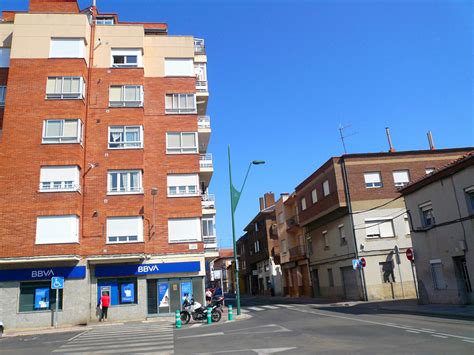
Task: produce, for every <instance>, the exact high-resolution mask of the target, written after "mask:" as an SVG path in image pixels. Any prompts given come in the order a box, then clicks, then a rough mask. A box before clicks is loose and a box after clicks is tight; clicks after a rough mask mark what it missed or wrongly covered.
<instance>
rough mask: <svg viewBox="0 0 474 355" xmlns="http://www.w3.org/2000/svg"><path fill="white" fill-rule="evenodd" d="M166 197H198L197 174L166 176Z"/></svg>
mask: <svg viewBox="0 0 474 355" xmlns="http://www.w3.org/2000/svg"><path fill="white" fill-rule="evenodd" d="M167 180H168V197H178V196H198V195H199V189H198V187H199V177H198V174H181V175H178V174H173V175H168V179H167Z"/></svg>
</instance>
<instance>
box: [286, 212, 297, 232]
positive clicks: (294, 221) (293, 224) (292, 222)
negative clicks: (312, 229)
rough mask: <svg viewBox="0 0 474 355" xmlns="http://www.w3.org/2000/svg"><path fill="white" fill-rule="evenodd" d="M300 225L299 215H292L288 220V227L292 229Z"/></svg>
mask: <svg viewBox="0 0 474 355" xmlns="http://www.w3.org/2000/svg"><path fill="white" fill-rule="evenodd" d="M299 225H300V222H299V220H298V216H296V215H295V216H292V217H290V218H288V219H287V220H286V229H287V230H290V229H293V228H295V227H298V226H299Z"/></svg>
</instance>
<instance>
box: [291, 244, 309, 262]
mask: <svg viewBox="0 0 474 355" xmlns="http://www.w3.org/2000/svg"><path fill="white" fill-rule="evenodd" d="M289 252H290V261H295V260H301V259H304V258H305V254H306V253H305V250H304V246H303V245H298V246H296V247H293V248H290V250H289Z"/></svg>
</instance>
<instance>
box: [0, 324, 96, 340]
mask: <svg viewBox="0 0 474 355" xmlns="http://www.w3.org/2000/svg"><path fill="white" fill-rule="evenodd" d="M90 329H92V328H91V327H90V326H86V325H84V326H74V327H59V328H52V327H49V328H34V329H32V328H28V329H14V330H5V332H4V333H3V335H2V336H0V339H2V338H15V337H22V336H34V335H47V334H58V333H79V332H84V331H87V330H90Z"/></svg>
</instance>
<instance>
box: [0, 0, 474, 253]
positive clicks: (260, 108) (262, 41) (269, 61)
mask: <svg viewBox="0 0 474 355" xmlns="http://www.w3.org/2000/svg"><path fill="white" fill-rule="evenodd" d="M97 2H98V6H99V10H100V11H102V12H109V11H114V12H118V13H119V16H120V18H121V19H122V20H124V21H163V22H167V23H168V24H169V31H170V34H173V35H194V36H195V37H202V38H204V39H205V40H206V46H207V53H208V77H209V87H210V94H211V97H210V100H209V106H208V114H209V115H210V116H211V120H212V130H213V131H212V137H211V144H210V145H209V152H210V153H212V154H213V156H214V163H215V173H214V176H213V180H212V184H211V187H210V192H211V193H214V194H216V199H217V208H218V214H217V233H218V238H219V242H220V244H221V245H222V246H230V245H231V225H230V207H229V188H228V168H227V145H228V144H230V145H231V148H232V160H233V171H234V174H233V175H234V181H235V182H236V185H237V186H239V182H241V181H242V179H243V175H244V173H245V170H246V168H247V166H248V163H249V162H250V161H251V160H254V159H264V160H266V162H267V163H266V165H263V166H257V167H254V169H253V170H252V172H251V175H250V177H249V180H248V182H247V186H246V189H245V191H244V194H243V195H242V198H241V200H240V203H239V207H238V209H237V213H236V227H237V235H238V236H239V235H240V234H241V232H240V231H241V230H242V229H243V228H244V227H245V225H246V224H247V223H248V222H249V221H250V220H251V219H252V218H253V216H254V215H255V214H256V213H257V212H258V197H259V196H261V195H263V193H265V192H266V191H273V192H275V194H277V195H279V194H280V193H281V192H291V191H292V190H293V189H294V187H295V186H296V185H297V184H298V183H299V182H300V181H301V180H303V179H304V178H305V177H307V176H308V175H309V174H310V173H311V172H312V171H314V170H315V169H316V168H317V167H318V166H319V165H321V164H322V163H323V162H324V161H326V160H327V159H328V158H329V157H330V156H334V155H339V154H341V153H342V145H341V142H340V139H339V131H338V127H339V125H340V124H343V125H351V127H350V128H348V129H347V132H346V133H347V134H348V135H350V134H353V133H355V134H354V135H352V136H350V137H349V138H347V147H348V151H349V152H350V153H356V152H379V151H386V150H387V149H388V147H387V143H386V137H385V131H384V128H385V127H387V126H388V127H390V128H391V131H392V138H393V142H394V145H395V148H396V149H397V150H409V149H426V148H427V146H428V143H427V140H426V132H427V131H428V130H432V131H433V135H434V140H435V144H436V146H437V147H438V148H447V147H457V146H472V145H474V118H473V117H474V116H473V114H474V110H473V97H474V96H473V65H474V64H473V63H474V62H473V23H474V21H473V10H474V8H473V5H472V2H471V1H469V0H459V1H455V0H445V1H439V0H438V1H435V0H433V1H405V0H393V1H382V0H380V1H369V0H351V1H349V0H346V1H338V0H332V1H329V0H327V1H318V0H313V1H310V0H307V1H296V0H293V1H291V0H287V1H282V0H276V1H269V0H268V1H250V0H246V1H223V0H220V1H217V0H216V1H202V0H192V1H191V0H188V1H184V0H182V1H180V0H133V1H131V0H127V1H125V0H97ZM79 3H80V5H81V7H86V6H87V5H89V4H90V3H91V1H82V0H80V1H79ZM26 4H27V1H24V0H2V1H1V4H0V10H4V9H24V8H26ZM132 4H133V6H132Z"/></svg>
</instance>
